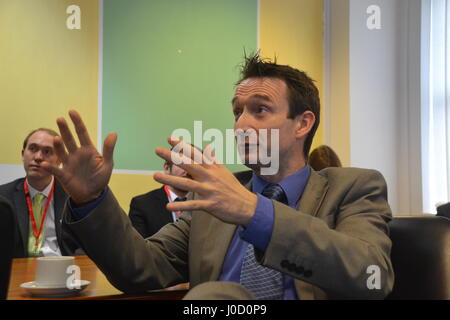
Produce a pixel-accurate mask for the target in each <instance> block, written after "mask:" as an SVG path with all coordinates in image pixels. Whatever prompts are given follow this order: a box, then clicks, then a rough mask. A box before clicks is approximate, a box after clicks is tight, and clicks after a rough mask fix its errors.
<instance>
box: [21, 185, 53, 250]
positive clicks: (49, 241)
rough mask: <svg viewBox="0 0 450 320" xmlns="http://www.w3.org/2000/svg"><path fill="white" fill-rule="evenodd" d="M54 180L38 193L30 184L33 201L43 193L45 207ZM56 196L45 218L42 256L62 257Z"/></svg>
mask: <svg viewBox="0 0 450 320" xmlns="http://www.w3.org/2000/svg"><path fill="white" fill-rule="evenodd" d="M53 181H54V178H52V182H50V184H49V185H48V186H47V187H46V188H45V189H44V190H43V191H38V190H36V189H34V188H33V187H32V186H31V185H30V184H28V188H29V191H30V197H31V199H33V197H34V196H35V195H36V194H38V193H42V194H43V195H44V196H45V199H44V201H43V202H42V205H43V206H45V204H46V203H47V199H48V196H49V194H50V190H51V189H52V185H53ZM54 203H55V194H54V193H53V196H52V201H51V203H50V205H49V206H48V211H47V215H46V217H45V225H44V229H43V231H42V232H45V233H44V236H45V238H44V242H43V243H42V246H41V250H40V251H39V253H40V256H44V257H46V256H60V255H61V250H60V249H59V245H58V239H57V238H56V229H55V205H54ZM38 227H39V226H38Z"/></svg>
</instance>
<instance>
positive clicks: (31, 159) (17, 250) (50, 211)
mask: <svg viewBox="0 0 450 320" xmlns="http://www.w3.org/2000/svg"><path fill="white" fill-rule="evenodd" d="M57 135H58V133H56V132H55V131H53V130H51V129H46V128H39V129H36V130H33V131H32V132H31V133H30V134H29V135H28V136H27V137H26V138H25V140H24V143H23V149H22V161H23V164H24V169H25V172H26V177H25V178H20V179H17V180H14V181H12V182H9V183H6V184H4V185H1V186H0V195H2V196H3V197H5V198H6V199H8V200H9V202H10V204H11V206H12V207H13V209H14V211H15V214H16V230H15V245H14V257H15V258H23V257H36V256H52V255H53V256H54V255H73V254H82V253H83V251H82V250H81V249H80V247H79V245H78V244H77V243H76V241H75V240H74V239H73V238H72V237H71V236H70V235H69V234H68V233H67V232H66V231H64V230H63V228H62V223H61V222H62V220H61V215H62V212H63V209H64V204H65V202H66V200H67V195H66V193H65V192H64V190H63V188H62V187H61V185H60V184H59V183H58V182H57V181H56V179H54V178H53V176H52V175H51V174H49V173H47V172H46V171H45V170H43V169H42V168H41V167H40V164H41V162H42V161H48V162H50V163H52V164H54V165H59V163H60V162H59V159H58V157H57V155H56V154H55V153H54V150H53V137H54V136H57ZM47 203H48V204H47Z"/></svg>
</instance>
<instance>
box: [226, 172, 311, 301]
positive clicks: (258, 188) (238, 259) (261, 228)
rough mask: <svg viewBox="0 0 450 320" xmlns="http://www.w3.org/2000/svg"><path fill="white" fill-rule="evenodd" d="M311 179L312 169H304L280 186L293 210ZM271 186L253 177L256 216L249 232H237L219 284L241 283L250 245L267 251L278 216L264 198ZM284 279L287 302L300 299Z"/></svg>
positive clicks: (291, 280)
mask: <svg viewBox="0 0 450 320" xmlns="http://www.w3.org/2000/svg"><path fill="white" fill-rule="evenodd" d="M310 175H311V168H310V167H309V166H305V167H304V168H303V169H301V170H299V171H297V172H296V173H294V174H292V175H290V176H289V177H287V178H285V179H284V180H282V181H281V182H279V183H278V184H279V185H280V186H281V188H283V190H284V192H285V193H286V197H287V199H288V205H289V206H290V207H292V208H297V206H298V203H299V202H300V198H301V196H302V194H303V190H304V189H305V186H306V183H307V182H308V179H309V176H310ZM268 184H270V183H269V182H267V181H265V180H263V179H262V178H260V177H258V176H257V175H255V174H253V180H252V191H253V192H255V193H256V194H257V196H258V202H257V205H256V210H255V214H254V216H253V217H252V219H251V220H250V223H249V225H248V226H247V228H243V227H238V228H237V229H236V232H235V234H234V236H233V239H232V240H231V244H230V247H229V248H228V252H227V255H226V257H225V261H224V264H223V267H222V272H221V274H220V277H219V280H220V281H231V282H237V283H239V282H240V277H241V267H242V262H243V260H244V255H245V251H246V249H247V245H248V243H251V244H253V246H255V247H256V248H258V249H260V250H262V251H265V250H266V249H267V246H268V245H269V242H270V237H271V236H272V230H273V224H274V216H275V212H274V208H273V204H272V200H270V199H268V198H266V197H264V196H262V195H261V193H262V192H263V190H264V188H265V187H266V186H267V185H268ZM283 279H284V280H283V281H284V297H283V298H284V300H296V299H298V297H297V293H296V290H295V285H294V280H293V279H292V278H291V277H289V276H284V277H283Z"/></svg>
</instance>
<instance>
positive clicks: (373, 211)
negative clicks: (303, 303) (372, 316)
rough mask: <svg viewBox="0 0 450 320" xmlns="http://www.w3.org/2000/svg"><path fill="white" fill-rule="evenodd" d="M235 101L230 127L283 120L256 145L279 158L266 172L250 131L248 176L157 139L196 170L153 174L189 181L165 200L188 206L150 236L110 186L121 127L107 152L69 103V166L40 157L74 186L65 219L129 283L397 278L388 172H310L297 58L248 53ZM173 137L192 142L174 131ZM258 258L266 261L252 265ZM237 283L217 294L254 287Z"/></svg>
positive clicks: (310, 107) (306, 81) (311, 107)
mask: <svg viewBox="0 0 450 320" xmlns="http://www.w3.org/2000/svg"><path fill="white" fill-rule="evenodd" d="M232 105H233V113H234V116H235V123H234V128H235V130H238V129H241V130H243V131H244V132H247V131H251V129H253V130H255V131H257V132H260V131H258V130H260V129H269V130H272V131H271V132H278V134H279V141H278V142H279V143H278V144H277V145H272V144H271V142H270V143H268V144H267V145H264V146H263V145H262V144H258V145H257V148H256V149H259V148H262V147H266V148H267V149H268V150H269V151H274V150H276V149H278V150H279V152H278V154H277V155H278V156H279V157H278V159H279V170H278V171H277V172H275V173H274V174H271V175H264V174H263V169H264V168H266V167H267V166H268V164H267V163H266V162H263V161H261V159H260V158H258V161H256V163H255V162H254V161H251V159H252V156H254V155H255V149H254V148H253V146H252V145H251V141H249V140H244V141H243V142H242V141H241V142H242V146H241V147H243V149H244V150H245V153H244V154H243V160H244V162H245V163H246V165H247V166H249V167H250V168H251V169H252V171H253V174H252V176H251V178H250V179H249V180H248V181H244V180H240V181H239V180H238V179H237V178H236V177H235V176H234V175H233V174H232V173H231V172H229V170H228V169H227V168H226V167H225V166H223V165H221V164H218V163H211V160H214V157H213V156H211V154H210V153H208V152H207V151H208V150H205V152H204V153H203V154H202V153H199V151H198V150H194V149H193V150H192V159H195V161H192V159H189V158H188V157H186V156H184V155H180V154H179V153H177V152H174V151H170V150H168V149H165V148H158V149H157V150H156V153H157V154H158V155H159V156H160V157H162V158H163V159H165V160H166V161H174V162H175V163H176V164H177V165H179V166H180V167H182V168H183V169H184V170H186V171H187V172H188V173H189V174H190V176H191V177H192V179H193V180H189V179H186V178H181V177H173V176H169V175H165V174H162V173H157V174H155V175H154V178H155V180H157V181H159V182H161V183H164V184H169V185H173V186H175V187H177V188H181V189H185V190H190V191H192V193H191V194H190V197H189V198H188V201H185V202H180V203H170V204H168V205H167V209H168V210H170V211H178V210H181V211H184V214H183V215H182V216H181V218H180V219H179V220H178V221H177V222H175V223H171V224H168V225H166V226H165V227H163V228H162V229H161V230H160V231H159V232H158V233H157V234H155V235H154V236H152V237H150V238H148V239H146V240H144V239H143V238H142V237H141V236H140V235H139V234H138V233H137V232H136V231H135V230H134V228H133V227H132V225H131V223H130V222H129V219H128V218H127V216H126V214H125V213H124V212H123V211H122V210H121V208H120V206H119V205H118V203H117V201H116V199H115V198H114V195H113V194H112V192H111V190H109V189H108V188H107V184H108V181H109V178H110V175H111V172H112V168H113V150H114V145H115V142H116V139H117V135H116V134H115V133H111V134H109V135H108V136H107V137H106V139H105V142H104V147H103V155H102V156H101V155H100V154H99V153H98V152H97V150H96V149H95V147H94V146H93V144H92V142H91V140H90V138H89V134H88V133H87V130H86V128H85V126H84V123H83V121H82V119H81V117H80V116H79V114H78V113H77V112H75V111H70V112H69V115H70V117H71V119H72V121H73V123H74V125H75V128H76V131H77V135H78V139H79V141H80V147H78V146H77V144H76V142H75V138H74V137H73V135H72V133H71V131H70V130H69V128H68V125H67V122H66V121H65V119H64V118H59V119H58V120H57V123H58V126H59V129H60V132H61V137H62V139H60V138H55V147H56V150H57V152H58V154H59V155H60V158H61V159H62V161H63V165H64V166H63V168H57V167H55V166H51V165H47V164H44V167H45V168H46V169H47V170H49V172H52V173H53V174H54V175H55V176H56V177H58V179H59V181H60V182H61V183H62V184H63V185H64V187H65V189H66V190H67V192H68V193H69V194H70V196H71V199H70V201H69V203H68V205H67V206H66V210H65V214H64V223H65V224H67V227H68V228H69V229H70V230H71V231H72V232H73V233H74V234H75V235H76V236H77V238H78V239H79V240H80V241H81V242H82V245H83V248H84V249H85V251H86V252H87V254H88V255H89V256H90V257H91V258H92V259H93V260H94V261H95V263H96V264H97V265H98V266H99V268H100V269H101V270H102V271H103V272H104V273H105V275H106V276H107V277H108V279H109V280H110V281H111V283H112V284H114V285H115V286H116V287H117V288H119V289H120V290H122V291H125V292H137V291H145V290H150V289H158V288H163V287H167V286H171V285H174V284H176V283H181V282H190V284H191V287H196V286H197V285H199V284H202V286H201V287H198V288H199V289H203V288H204V287H206V288H207V289H205V290H204V291H201V290H200V291H201V292H208V294H211V295H212V294H213V293H212V292H213V290H212V289H211V288H220V290H226V289H224V288H230V291H233V290H235V289H236V285H233V286H226V285H225V286H222V285H213V286H212V287H208V286H207V284H208V283H209V282H212V283H214V282H215V281H226V282H235V283H240V284H242V286H244V287H245V288H246V289H248V290H245V289H243V288H242V286H238V287H239V288H241V289H242V290H243V292H245V293H249V294H251V295H250V296H254V297H256V298H260V299H297V298H299V299H324V298H359V299H361V298H363V299H365V298H384V297H385V296H386V295H387V294H388V293H389V292H390V291H391V289H392V285H393V279H394V276H393V270H392V265H391V261H390V249H391V241H390V239H389V236H388V226H387V223H388V221H389V220H390V218H391V212H390V208H389V205H388V203H387V201H386V197H387V195H386V193H387V191H386V184H385V181H384V179H383V177H382V176H381V174H379V173H378V172H376V171H373V170H364V169H349V168H347V169H342V168H331V169H326V170H322V171H320V172H315V171H314V170H312V169H311V168H310V167H309V166H308V165H307V161H306V160H307V157H308V152H309V149H310V147H311V143H312V139H313V136H314V133H315V131H316V129H317V126H318V124H319V107H320V103H319V93H318V90H317V88H316V87H315V86H314V84H313V81H312V80H311V79H310V78H309V77H308V76H307V75H306V74H305V73H303V72H301V71H299V70H297V69H294V68H291V67H289V66H283V65H278V64H275V63H272V62H269V61H263V60H262V59H261V58H260V57H259V56H258V55H254V56H252V57H249V58H247V59H246V64H245V66H244V68H243V70H242V77H241V79H240V81H239V82H238V84H237V86H236V90H235V95H234V97H233V100H232ZM269 141H271V140H270V139H269ZM169 143H170V144H171V145H172V146H175V145H177V144H178V143H181V145H182V146H184V147H189V146H186V144H184V143H183V142H180V141H178V140H177V139H175V138H170V139H169ZM64 146H65V148H67V152H66V151H65V149H64ZM252 152H253V154H252ZM269 165H271V164H269ZM269 191H270V192H269ZM274 199H276V200H274ZM252 256H253V258H252ZM252 259H253V260H252ZM254 268H259V269H258V271H257V272H249V270H256V269H254ZM270 272H271V273H270ZM269 273H270V274H271V275H270V276H269V275H268V274H269ZM259 275H261V276H259ZM248 279H250V281H248ZM265 283H270V284H269V285H266V284H265ZM255 284H256V285H255ZM261 284H264V285H266V288H267V290H266V291H270V292H264V286H261ZM269 287H270V290H269V289H268V288H269ZM233 288H234V289H233ZM261 288H262V290H261ZM201 292H200V294H198V292H196V294H195V297H199V296H200V297H201V296H202V295H201ZM234 292H235V293H237V291H234ZM241 293H242V291H241V292H239V293H237V294H236V295H233V292H227V293H226V294H222V295H217V297H220V296H222V297H224V296H227V297H233V296H236V297H243V298H245V297H248V296H249V295H247V294H241Z"/></svg>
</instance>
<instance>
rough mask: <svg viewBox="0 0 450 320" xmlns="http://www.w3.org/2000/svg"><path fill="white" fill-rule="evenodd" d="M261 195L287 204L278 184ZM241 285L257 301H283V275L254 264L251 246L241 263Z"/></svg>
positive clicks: (271, 185)
mask: <svg viewBox="0 0 450 320" xmlns="http://www.w3.org/2000/svg"><path fill="white" fill-rule="evenodd" d="M262 195H263V196H265V197H267V198H269V199H273V200H276V201H279V202H283V203H285V204H287V198H286V194H285V193H284V191H283V189H282V188H281V187H280V186H279V185H278V184H270V185H269V186H267V187H266V188H265V189H264V191H263V192H262ZM241 284H242V285H243V286H244V287H246V288H247V289H248V290H250V291H251V292H252V293H253V295H254V296H255V298H256V299H258V300H281V299H283V293H284V292H283V275H282V274H281V273H280V272H278V271H276V270H273V269H270V268H266V267H263V266H261V265H260V264H259V263H258V262H256V259H255V250H254V248H253V245H252V244H249V245H248V247H247V251H246V252H245V256H244V261H243V262H242V269H241Z"/></svg>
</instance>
